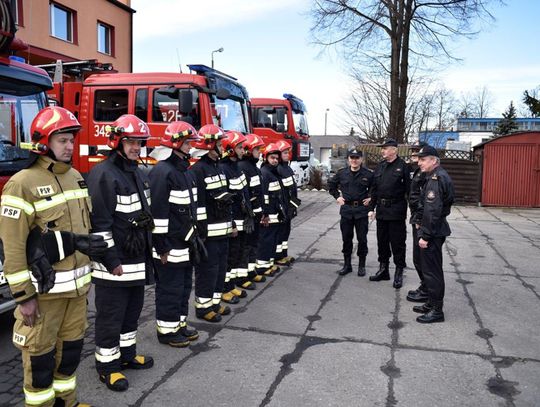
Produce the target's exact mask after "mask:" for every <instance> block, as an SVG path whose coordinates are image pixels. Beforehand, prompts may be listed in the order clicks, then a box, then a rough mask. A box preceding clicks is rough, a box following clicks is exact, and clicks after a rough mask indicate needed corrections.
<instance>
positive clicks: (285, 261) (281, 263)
mask: <svg viewBox="0 0 540 407" xmlns="http://www.w3.org/2000/svg"><path fill="white" fill-rule="evenodd" d="M276 264H277V265H278V266H284V267H288V266H290V265H291V262H290V261H289V260H288V259H287V258H286V257H283V258H282V259H279V260H276Z"/></svg>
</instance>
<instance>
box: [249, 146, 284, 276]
mask: <svg viewBox="0 0 540 407" xmlns="http://www.w3.org/2000/svg"><path fill="white" fill-rule="evenodd" d="M264 156H265V159H264V163H263V165H262V167H261V174H262V180H261V181H262V190H263V196H264V201H263V204H262V217H261V229H260V232H259V233H260V235H259V242H258V247H257V262H256V271H257V274H260V275H265V276H270V277H273V276H274V275H275V274H276V272H278V271H279V267H277V266H275V265H274V261H275V257H276V248H277V244H278V239H279V237H280V235H279V232H280V224H281V223H283V222H285V221H286V220H287V213H286V209H285V208H286V202H285V197H284V194H283V188H282V184H281V178H280V176H279V173H278V163H279V156H280V151H279V146H278V145H277V143H270V144H268V145H267V146H266V148H265V151H264Z"/></svg>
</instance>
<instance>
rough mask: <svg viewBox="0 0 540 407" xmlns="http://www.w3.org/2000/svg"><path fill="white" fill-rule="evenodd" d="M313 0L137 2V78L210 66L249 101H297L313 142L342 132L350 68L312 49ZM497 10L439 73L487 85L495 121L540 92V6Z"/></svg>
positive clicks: (527, 3) (471, 85)
mask: <svg viewBox="0 0 540 407" xmlns="http://www.w3.org/2000/svg"><path fill="white" fill-rule="evenodd" d="M310 3H311V2H310V1H309V0H294V1H291V0H257V1H251V0H201V1H198V2H192V1H178V0H152V1H148V0H132V3H131V6H132V7H133V8H134V9H135V10H136V11H137V12H136V14H135V19H134V71H135V72H151V71H178V69H179V63H180V64H181V65H182V69H183V70H184V72H187V68H186V64H192V63H203V64H206V65H210V62H211V52H212V51H213V50H216V49H218V48H220V47H223V48H224V51H223V52H222V53H215V54H214V62H215V67H216V69H219V70H221V71H223V72H225V73H228V74H230V75H232V76H234V77H236V78H238V80H239V81H240V82H241V83H242V84H243V85H244V86H246V88H247V89H248V91H249V94H250V96H251V97H281V96H282V94H283V93H293V94H295V95H296V96H298V97H300V98H301V99H303V100H304V102H305V104H306V106H307V108H308V110H309V127H310V132H311V134H323V133H324V115H325V111H326V109H330V110H329V111H328V130H327V132H328V134H341V133H342V131H341V129H342V125H341V124H340V118H342V117H343V115H342V114H341V112H340V105H342V104H343V103H344V102H345V101H346V100H347V97H348V95H349V94H350V88H351V84H350V82H349V79H348V77H347V75H346V67H345V66H344V65H343V63H342V61H341V60H340V59H339V58H338V57H336V56H332V55H329V54H328V53H325V54H323V55H321V54H320V51H321V50H320V48H318V47H316V46H314V45H312V44H310V37H309V28H310V27H311V20H310V18H309V16H308V11H309V6H310ZM507 3H508V5H507V6H504V7H501V6H499V7H496V8H493V9H492V11H493V13H494V15H495V17H496V19H497V20H496V22H495V23H494V24H493V25H490V26H486V27H484V28H483V30H482V32H481V33H480V35H479V36H478V37H477V38H476V39H473V40H463V41H460V42H459V43H458V44H456V46H455V54H456V56H457V57H459V58H461V59H462V62H457V63H452V64H448V67H447V68H446V69H445V70H444V71H443V72H439V73H438V74H437V77H440V79H441V81H443V83H444V84H445V85H446V86H447V87H448V88H450V89H452V90H454V91H455V92H456V94H457V95H458V96H459V94H460V93H461V92H466V91H472V90H474V89H475V88H481V87H483V86H487V87H488V88H489V89H490V91H491V92H492V94H493V96H494V102H495V103H494V105H493V109H492V110H493V111H492V112H491V113H492V116H500V113H502V112H503V111H504V110H505V109H506V107H507V106H508V104H509V103H510V101H511V100H513V101H514V103H516V104H519V103H520V101H521V98H522V94H523V91H524V90H525V89H532V88H535V87H537V86H539V85H540V42H539V41H538V39H539V38H540V23H539V21H538V20H539V17H540V1H538V0H507Z"/></svg>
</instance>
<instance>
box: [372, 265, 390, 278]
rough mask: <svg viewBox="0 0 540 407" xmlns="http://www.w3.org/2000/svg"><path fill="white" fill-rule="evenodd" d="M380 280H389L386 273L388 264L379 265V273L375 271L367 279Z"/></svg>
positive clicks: (388, 273)
mask: <svg viewBox="0 0 540 407" xmlns="http://www.w3.org/2000/svg"><path fill="white" fill-rule="evenodd" d="M381 280H390V272H389V271H388V263H381V264H380V266H379V271H377V272H376V273H375V275H374V276H370V277H369V281H381Z"/></svg>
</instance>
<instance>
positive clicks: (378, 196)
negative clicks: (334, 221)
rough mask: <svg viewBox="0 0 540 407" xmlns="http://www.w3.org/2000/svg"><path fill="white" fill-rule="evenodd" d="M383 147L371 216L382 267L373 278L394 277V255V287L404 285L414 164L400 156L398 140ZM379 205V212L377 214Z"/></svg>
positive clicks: (375, 179)
mask: <svg viewBox="0 0 540 407" xmlns="http://www.w3.org/2000/svg"><path fill="white" fill-rule="evenodd" d="M378 147H380V148H381V156H382V157H383V160H382V161H381V162H379V164H378V165H377V167H376V168H375V172H374V173H373V184H372V187H371V202H370V206H369V209H370V212H369V218H370V219H373V218H375V216H376V219H377V250H378V258H379V270H378V271H377V273H375V275H373V276H370V277H369V281H381V280H390V271H389V262H390V256H392V255H393V256H394V263H395V265H396V271H395V273H394V282H393V287H394V288H396V289H400V288H401V286H402V285H403V270H404V269H405V267H407V265H406V263H405V255H406V249H407V246H406V240H407V224H406V219H407V197H408V195H409V189H410V182H411V177H410V168H409V165H408V164H407V163H405V161H404V160H403V159H402V158H401V157H399V156H398V143H397V142H396V141H395V140H394V139H387V140H386V141H385V142H384V143H383V144H380V145H379V146H378ZM375 209H376V211H377V212H376V215H375V212H374V211H375Z"/></svg>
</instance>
